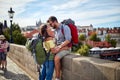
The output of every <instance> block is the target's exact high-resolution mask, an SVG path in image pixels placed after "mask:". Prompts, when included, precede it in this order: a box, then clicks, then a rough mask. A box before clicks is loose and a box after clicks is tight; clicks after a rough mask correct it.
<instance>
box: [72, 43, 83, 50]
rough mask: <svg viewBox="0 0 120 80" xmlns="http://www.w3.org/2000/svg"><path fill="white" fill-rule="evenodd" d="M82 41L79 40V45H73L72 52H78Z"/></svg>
mask: <svg viewBox="0 0 120 80" xmlns="http://www.w3.org/2000/svg"><path fill="white" fill-rule="evenodd" d="M81 45H82V43H81V42H79V43H78V45H77V46H72V52H77V51H78V49H79V48H80V47H81Z"/></svg>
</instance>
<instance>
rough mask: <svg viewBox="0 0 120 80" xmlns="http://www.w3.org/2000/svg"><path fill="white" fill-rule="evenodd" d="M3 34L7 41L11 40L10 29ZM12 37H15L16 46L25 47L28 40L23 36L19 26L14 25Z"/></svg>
mask: <svg viewBox="0 0 120 80" xmlns="http://www.w3.org/2000/svg"><path fill="white" fill-rule="evenodd" d="M3 34H4V35H5V37H6V39H7V40H8V41H9V40H10V29H9V28H6V29H4V31H3ZM12 36H13V42H14V43H15V44H20V45H25V43H26V38H25V37H24V36H23V35H22V34H21V30H20V27H19V25H18V24H15V23H13V24H12Z"/></svg>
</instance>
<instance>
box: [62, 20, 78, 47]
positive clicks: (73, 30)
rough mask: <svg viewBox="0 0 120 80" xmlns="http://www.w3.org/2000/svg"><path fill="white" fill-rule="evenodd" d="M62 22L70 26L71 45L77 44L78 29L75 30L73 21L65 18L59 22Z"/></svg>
mask: <svg viewBox="0 0 120 80" xmlns="http://www.w3.org/2000/svg"><path fill="white" fill-rule="evenodd" d="M61 23H62V24H65V25H68V27H69V28H70V30H71V36H72V40H71V41H72V45H73V46H76V45H78V43H79V40H78V31H77V27H76V26H75V22H74V21H73V20H71V19H65V20H63V21H62V22H61ZM63 29H64V28H62V33H63V34H64V32H63Z"/></svg>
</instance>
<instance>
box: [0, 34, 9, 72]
mask: <svg viewBox="0 0 120 80" xmlns="http://www.w3.org/2000/svg"><path fill="white" fill-rule="evenodd" d="M7 48H8V42H7V41H6V38H5V37H4V35H0V63H1V65H0V68H1V69H2V70H7V61H6V56H7Z"/></svg>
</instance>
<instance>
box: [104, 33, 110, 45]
mask: <svg viewBox="0 0 120 80" xmlns="http://www.w3.org/2000/svg"><path fill="white" fill-rule="evenodd" d="M110 40H111V36H110V35H109V34H108V35H106V37H105V41H107V42H109V43H110V42H111V41H110Z"/></svg>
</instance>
